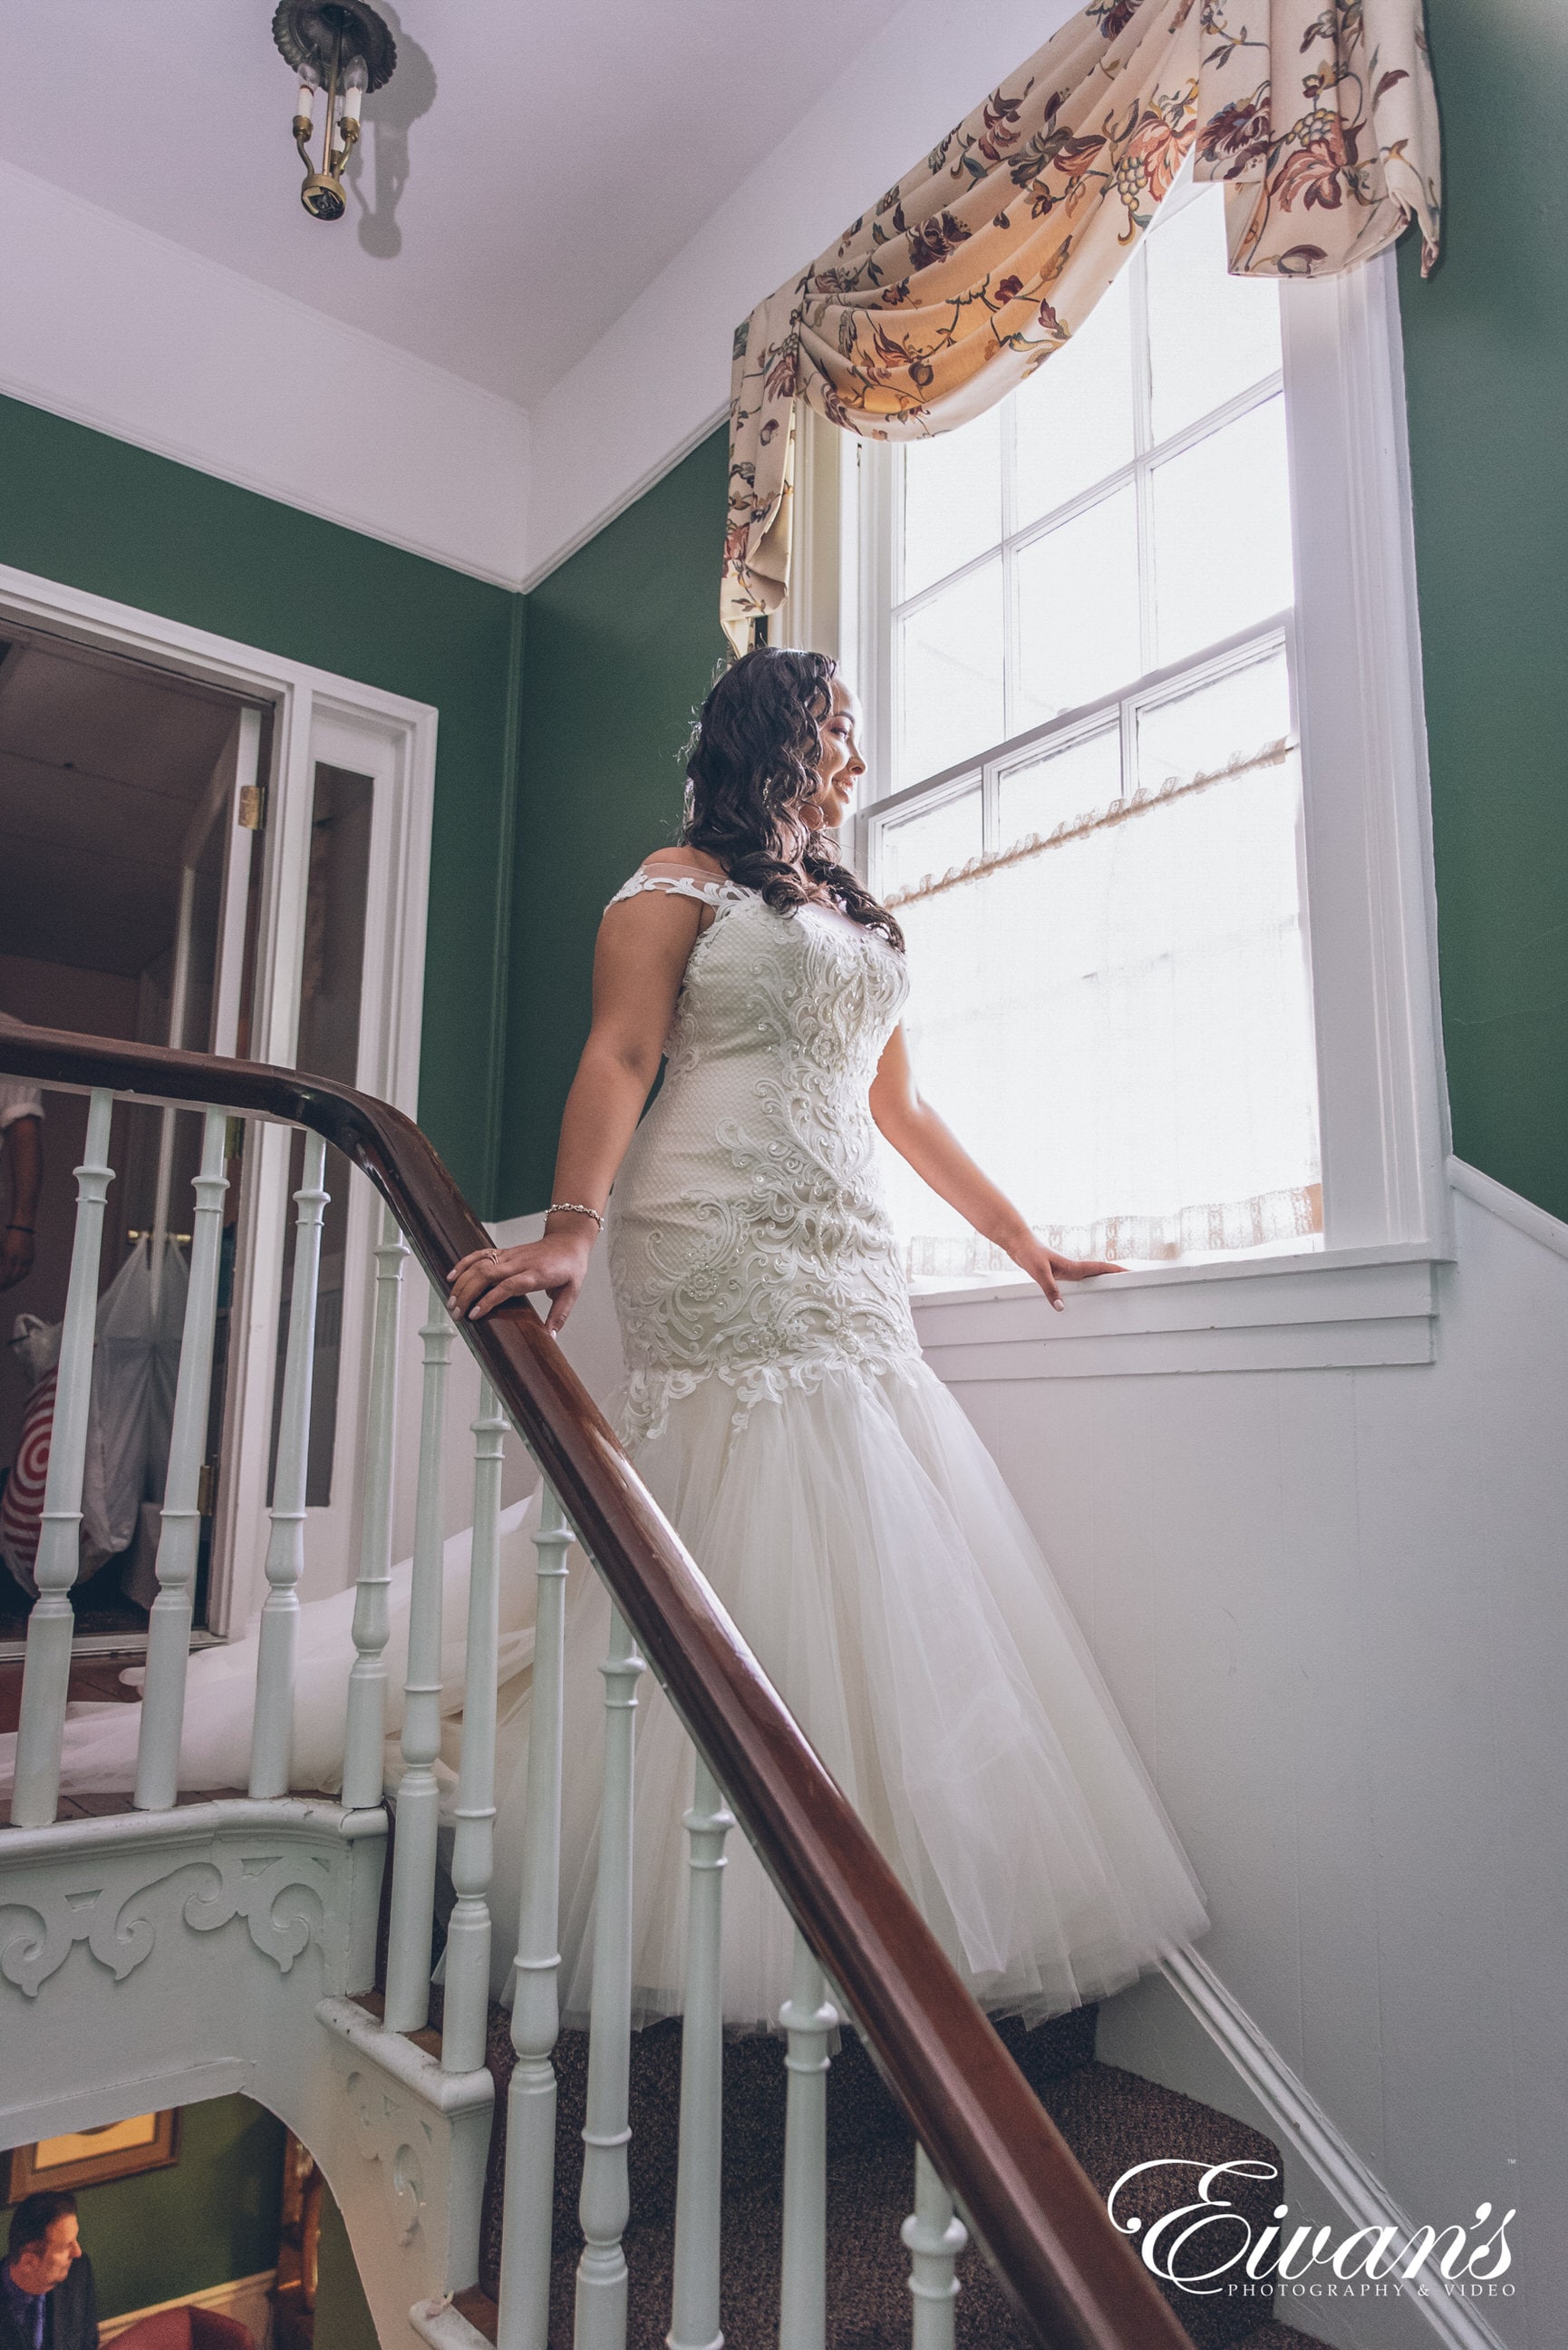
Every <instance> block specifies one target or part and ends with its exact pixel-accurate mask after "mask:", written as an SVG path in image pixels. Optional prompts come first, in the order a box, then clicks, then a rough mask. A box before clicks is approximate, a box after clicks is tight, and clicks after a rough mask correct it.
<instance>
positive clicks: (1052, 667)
mask: <svg viewBox="0 0 1568 2350" xmlns="http://www.w3.org/2000/svg"><path fill="white" fill-rule="evenodd" d="M1015 577H1016V580H1017V595H1018V691H1017V695H1016V697H1015V702H1014V707H1013V712H1012V723H1013V725H1014V727H1016V728H1019V729H1022V728H1023V727H1025V726H1037V725H1039V724H1040V723H1041V722H1042V720H1044V719H1046V718H1054V716H1055V715H1056V713H1057V712H1058V711H1060V710H1075V709H1076V708H1077V707H1078V705H1079V703H1080V702H1093V701H1095V700H1096V699H1097V697H1098V696H1099V695H1100V694H1102V693H1109V692H1110V691H1112V690H1113V689H1114V688H1115V687H1116V686H1118V685H1125V684H1127V683H1128V682H1129V681H1131V680H1132V679H1133V678H1135V677H1137V675H1138V673H1139V671H1141V669H1142V668H1143V660H1142V658H1141V655H1140V651H1139V632H1138V590H1137V508H1136V505H1135V503H1134V497H1133V492H1132V489H1131V486H1130V484H1129V485H1128V486H1127V487H1126V488H1124V489H1120V490H1117V491H1116V492H1114V493H1113V494H1112V495H1111V496H1110V497H1108V498H1102V499H1101V501H1100V503H1099V504H1098V505H1096V506H1091V507H1090V508H1089V511H1088V512H1087V513H1086V514H1081V515H1076V516H1075V518H1074V520H1073V521H1071V522H1064V523H1063V524H1061V525H1059V527H1058V528H1057V529H1055V530H1053V531H1049V532H1047V534H1046V535H1045V536H1044V538H1037V539H1036V540H1035V541H1034V542H1033V545H1032V546H1027V547H1025V548H1023V550H1022V551H1021V553H1020V554H1019V556H1018V560H1017V569H1016V574H1015Z"/></svg>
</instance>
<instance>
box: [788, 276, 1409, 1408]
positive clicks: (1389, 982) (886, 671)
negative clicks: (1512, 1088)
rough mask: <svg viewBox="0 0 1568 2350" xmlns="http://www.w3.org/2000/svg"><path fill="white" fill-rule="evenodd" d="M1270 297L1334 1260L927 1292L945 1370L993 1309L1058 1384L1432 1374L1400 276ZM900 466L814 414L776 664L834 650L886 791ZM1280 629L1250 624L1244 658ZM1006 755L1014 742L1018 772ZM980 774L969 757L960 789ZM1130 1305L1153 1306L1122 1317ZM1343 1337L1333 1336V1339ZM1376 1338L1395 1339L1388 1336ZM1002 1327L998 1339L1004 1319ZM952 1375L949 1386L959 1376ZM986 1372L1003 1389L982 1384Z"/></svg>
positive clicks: (1330, 282)
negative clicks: (1059, 1305) (1044, 1291)
mask: <svg viewBox="0 0 1568 2350" xmlns="http://www.w3.org/2000/svg"><path fill="white" fill-rule="evenodd" d="M1279 295H1280V325H1281V340H1282V359H1283V368H1282V375H1283V384H1284V392H1285V409H1286V440H1287V447H1288V451H1289V463H1290V476H1291V502H1292V508H1293V525H1294V531H1293V536H1294V547H1295V585H1296V603H1295V609H1294V614H1293V619H1292V620H1291V622H1290V623H1289V625H1290V626H1291V628H1292V629H1293V638H1294V653H1295V660H1294V664H1293V666H1294V672H1295V692H1296V721H1297V731H1298V733H1299V736H1300V740H1301V744H1302V772H1303V855H1304V862H1305V873H1304V877H1303V879H1304V897H1305V903H1306V908H1307V931H1308V942H1309V943H1308V953H1309V967H1310V970H1311V974H1312V990H1313V1011H1314V1035H1315V1042H1316V1053H1317V1071H1318V1115H1319V1134H1320V1145H1321V1152H1322V1167H1323V1186H1324V1236H1323V1237H1324V1245H1323V1248H1322V1250H1321V1252H1318V1253H1314V1254H1312V1255H1310V1256H1305V1255H1303V1256H1293V1257H1285V1256H1279V1257H1266V1256H1265V1257H1257V1258H1249V1259H1247V1260H1245V1261H1243V1262H1241V1263H1235V1264H1220V1265H1216V1264H1213V1263H1202V1264H1197V1265H1181V1264H1177V1265H1171V1266H1159V1267H1151V1268H1148V1269H1147V1270H1144V1269H1140V1270H1139V1271H1138V1272H1137V1273H1134V1274H1123V1275H1119V1276H1117V1277H1116V1279H1115V1280H1114V1281H1111V1282H1107V1283H1105V1284H1096V1286H1095V1287H1094V1288H1093V1289H1089V1290H1085V1291H1082V1292H1079V1293H1077V1294H1076V1295H1075V1297H1074V1299H1073V1301H1072V1302H1073V1305H1074V1312H1073V1314H1072V1315H1060V1316H1053V1315H1050V1314H1049V1312H1048V1311H1046V1310H1045V1309H1044V1301H1037V1300H1036V1298H1035V1295H1034V1294H1033V1291H1032V1289H1031V1288H1030V1286H1029V1285H1027V1284H1023V1282H1022V1279H1020V1281H1018V1282H1012V1281H998V1282H996V1283H994V1284H988V1285H987V1286H985V1287H984V1288H982V1289H977V1288H976V1287H975V1286H974V1285H973V1284H970V1285H968V1286H967V1287H965V1288H963V1289H961V1290H953V1291H951V1292H948V1293H943V1292H940V1291H928V1292H926V1293H925V1294H924V1295H922V1296H921V1298H920V1300H919V1308H918V1311H919V1316H920V1321H921V1326H922V1334H923V1335H924V1336H927V1337H928V1339H929V1341H930V1343H931V1344H932V1345H933V1347H935V1348H937V1349H939V1350H940V1349H945V1348H946V1347H948V1345H949V1334H950V1337H951V1343H952V1345H953V1346H955V1347H958V1348H959V1349H960V1351H961V1352H967V1351H968V1350H970V1349H971V1344H972V1343H974V1341H975V1325H974V1318H973V1317H974V1309H976V1308H977V1307H979V1306H981V1305H984V1304H986V1303H987V1302H988V1301H990V1302H993V1303H994V1304H995V1305H997V1306H998V1307H1002V1306H1005V1307H1006V1308H1007V1309H1008V1310H1007V1314H1006V1315H1005V1317H1004V1318H1005V1319H1006V1321H1007V1322H1008V1324H1009V1326H1015V1327H1016V1329H1017V1332H1018V1336H1019V1339H1020V1341H1021V1343H1022V1344H1023V1347H1024V1350H1025V1353H1026V1354H1028V1355H1029V1357H1031V1358H1032V1359H1033V1358H1034V1357H1038V1355H1039V1353H1040V1350H1041V1346H1042V1343H1043V1342H1044V1343H1045V1345H1046V1347H1047V1349H1048V1351H1049V1352H1050V1353H1051V1354H1052V1355H1053V1356H1056V1355H1057V1354H1059V1353H1060V1354H1061V1355H1062V1356H1063V1360H1062V1361H1061V1363H1060V1364H1059V1366H1058V1368H1057V1371H1056V1374H1055V1375H1058V1376H1074V1377H1075V1376H1082V1375H1085V1374H1088V1375H1092V1374H1093V1373H1094V1371H1095V1370H1096V1369H1099V1368H1104V1369H1106V1370H1115V1369H1120V1368H1124V1367H1148V1368H1153V1367H1161V1368H1169V1369H1183V1368H1194V1369H1219V1368H1236V1367H1242V1365H1243V1363H1244V1361H1246V1360H1255V1361H1257V1362H1259V1363H1260V1364H1261V1363H1262V1362H1263V1361H1264V1360H1267V1361H1269V1362H1270V1363H1272V1365H1274V1366H1275V1367H1279V1366H1281V1365H1283V1364H1287V1363H1289V1362H1291V1361H1293V1360H1295V1359H1297V1358H1298V1354H1297V1353H1296V1352H1293V1350H1292V1347H1291V1346H1290V1345H1289V1344H1286V1345H1285V1346H1283V1347H1282V1346H1281V1345H1279V1344H1277V1343H1272V1342H1271V1343H1270V1344H1268V1345H1261V1346H1260V1345H1252V1344H1251V1342H1243V1341H1239V1340H1237V1339H1236V1336H1235V1334H1236V1332H1237V1331H1240V1330H1244V1329H1251V1330H1254V1331H1259V1330H1266V1331H1271V1332H1275V1333H1277V1332H1278V1331H1279V1330H1280V1329H1282V1328H1293V1329H1296V1330H1298V1331H1300V1332H1302V1333H1303V1334H1304V1333H1305V1331H1306V1330H1307V1329H1308V1328H1309V1327H1314V1326H1315V1327H1317V1328H1318V1330H1319V1335H1318V1336H1316V1337H1314V1338H1313V1339H1311V1340H1310V1341H1309V1340H1307V1339H1306V1338H1305V1336H1303V1340H1302V1348H1303V1350H1304V1351H1299V1359H1301V1360H1302V1361H1303V1362H1305V1361H1308V1360H1311V1361H1314V1362H1318V1363H1322V1362H1326V1361H1330V1360H1335V1361H1337V1360H1344V1361H1347V1362H1349V1361H1355V1362H1365V1361H1383V1360H1388V1361H1401V1362H1407V1361H1423V1360H1429V1359H1430V1358H1431V1353H1432V1349H1433V1345H1434V1340H1433V1335H1432V1319H1433V1315H1435V1311H1436V1305H1435V1300H1436V1294H1437V1293H1436V1284H1435V1279H1434V1278H1433V1277H1432V1276H1431V1274H1430V1268H1431V1267H1432V1266H1433V1265H1435V1263H1438V1262H1439V1261H1441V1260H1446V1259H1449V1258H1451V1257H1452V1255H1453V1220H1452V1206H1451V1192H1450V1188H1449V1172H1448V1163H1449V1118H1448V1097H1447V1087H1446V1082H1445V1077H1444V1071H1443V1061H1442V1043H1441V1033H1442V1032H1441V1026H1440V1019H1439V1013H1438V988H1437V915H1436V897H1435V892H1434V888H1433V880H1432V855H1431V814H1430V795H1429V789H1428V772H1427V742H1426V723H1425V714H1424V706H1423V702H1422V692H1421V660H1420V639H1419V633H1418V623H1417V601H1416V571H1415V542H1414V536H1413V532H1412V525H1411V514H1410V494H1409V459H1408V450H1407V435H1406V421H1405V383H1404V367H1403V352H1402V347H1401V341H1400V332H1399V311H1398V293H1397V276H1396V270H1395V263H1394V255H1393V254H1392V253H1391V252H1390V253H1385V254H1382V255H1378V256H1377V257H1376V259H1375V260H1373V261H1371V262H1368V263H1366V264H1365V265H1363V266H1361V267H1359V268H1356V269H1354V270H1351V271H1348V272H1346V273H1345V275H1344V276H1335V277H1327V278H1320V279H1305V280H1295V279H1290V280H1283V281H1282V282H1281V284H1280V287H1279ZM892 460H893V452H892V449H891V446H890V444H888V443H886V442H873V441H867V440H859V439H856V438H853V437H852V436H849V435H847V434H844V433H841V432H836V431H835V430H834V429H833V428H831V427H830V426H827V425H826V423H825V422H824V421H823V420H821V419H820V418H818V417H816V416H815V414H812V415H810V416H809V417H808V418H807V419H805V429H804V431H803V432H801V434H800V445H799V448H798V450H797V488H796V498H795V546H794V577H793V581H792V589H791V597H790V601H789V604H788V606H787V607H786V609H785V613H784V640H785V641H788V642H792V643H797V644H798V643H806V644H814V645H817V646H820V647H821V648H822V649H823V650H827V651H830V652H833V653H835V654H836V656H837V658H838V659H839V660H840V661H841V663H842V664H843V666H844V668H845V670H846V673H847V675H848V676H849V677H850V679H851V680H852V681H853V682H854V683H855V684H856V686H857V690H858V691H859V694H860V698H861V702H862V705H863V708H864V711H865V715H866V733H867V743H868V752H869V756H868V767H869V774H868V778H867V784H868V788H869V789H870V790H871V791H872V792H873V793H874V794H875V793H876V792H877V781H878V780H879V779H881V778H885V777H886V776H887V775H888V774H889V773H890V753H891V748H892V710H891V681H892V612H893V578H892V569H893V529H892V522H893V516H892V501H893V495H894V488H895V469H894V463H893V462H892ZM1275 625H1276V627H1277V625H1278V624H1277V623H1276V624H1275ZM1268 629H1269V624H1268V623H1261V624H1260V625H1259V627H1258V628H1257V629H1251V630H1248V631H1247V632H1246V639H1252V638H1254V637H1255V638H1262V637H1264V636H1266V635H1267V633H1268ZM1233 641H1234V640H1233ZM1140 690H1141V689H1140ZM1117 698H1119V697H1109V699H1113V700H1114V699H1117ZM1061 724H1062V720H1060V719H1056V720H1053V721H1052V722H1050V724H1049V725H1048V726H1046V727H1043V728H1041V729H1038V730H1035V732H1036V733H1042V734H1043V733H1052V732H1054V731H1056V730H1057V729H1059V728H1060V726H1061ZM1016 748H1017V744H1016V743H1010V744H1009V746H1008V757H1009V759H1011V758H1012V755H1013V754H1014V752H1015V751H1016ZM979 764H980V762H979V761H978V760H975V759H971V760H970V761H968V762H967V763H965V766H964V767H963V769H961V770H959V769H955V770H954V771H953V773H954V775H955V776H956V775H958V774H960V773H964V774H972V773H973V772H974V770H975V768H976V767H977V766H978V765H979ZM925 788H927V789H929V788H930V786H929V785H927V786H925ZM889 796H891V795H887V794H885V793H883V794H881V795H878V796H877V797H874V798H873V799H872V801H871V802H870V805H869V807H868V808H863V809H862V810H861V811H860V813H859V814H858V815H857V819H856V825H855V838H854V843H853V847H854V854H855V858H856V862H857V865H858V867H859V868H860V869H861V870H862V871H865V870H866V869H867V845H868V843H867V836H868V832H869V828H870V824H871V822H872V820H873V814H874V811H875V809H876V808H877V807H878V806H880V805H881V802H882V800H883V799H884V798H887V797H889ZM898 796H899V798H900V799H905V798H908V797H910V796H912V795H908V794H904V795H898ZM1379 1268H1382V1269H1383V1270H1382V1271H1381V1272H1380V1271H1379ZM1347 1283H1348V1284H1349V1286H1348V1287H1347V1286H1346V1284H1347ZM1135 1290H1136V1291H1137V1292H1138V1293H1139V1294H1140V1295H1141V1298H1142V1301H1143V1302H1142V1304H1141V1305H1138V1304H1136V1303H1135V1301H1134V1299H1133V1298H1132V1297H1131V1296H1130V1295H1129V1294H1128V1293H1129V1292H1130V1291H1135ZM1171 1291H1175V1292H1177V1293H1179V1295H1178V1296H1172V1295H1168V1294H1167V1293H1169V1292H1171ZM1249 1296H1251V1300H1252V1303H1251V1304H1248V1303H1246V1302H1245V1301H1246V1300H1247V1299H1248V1297H1249ZM1352 1296H1354V1299H1355V1301H1356V1302H1355V1305H1350V1304H1347V1299H1349V1298H1351V1297H1352ZM1380 1300H1381V1301H1382V1302H1381V1303H1380V1302H1379V1301H1380ZM1036 1305H1038V1307H1039V1310H1038V1311H1036V1310H1035V1307H1036ZM1173 1315H1174V1321H1173V1318H1172V1317H1173ZM1053 1324H1054V1328H1053ZM1331 1325H1334V1326H1337V1327H1338V1328H1339V1329H1340V1331H1341V1333H1342V1336H1340V1337H1339V1338H1337V1339H1334V1338H1331V1337H1328V1336H1324V1335H1323V1333H1324V1331H1326V1329H1327V1328H1328V1326H1331ZM1369 1325H1378V1326H1382V1330H1383V1335H1382V1336H1378V1335H1377V1334H1376V1331H1374V1330H1373V1329H1371V1328H1370V1327H1369ZM988 1326H992V1328H993V1335H994V1336H1000V1326H999V1325H998V1324H997V1318H996V1316H994V1315H992V1317H991V1318H990V1324H989V1325H988ZM960 1329H962V1330H963V1332H964V1333H965V1336H963V1337H962V1338H960V1337H959V1336H958V1333H959V1331H960ZM1182 1331H1184V1332H1185V1333H1186V1336H1185V1338H1180V1339H1179V1343H1172V1340H1173V1334H1178V1335H1179V1332H1182ZM1157 1332H1158V1334H1160V1335H1161V1338H1162V1342H1163V1344H1162V1352H1161V1357H1160V1360H1159V1362H1158V1366H1157V1365H1156V1364H1155V1363H1154V1362H1152V1361H1149V1362H1147V1363H1138V1362H1135V1361H1134V1360H1133V1357H1132V1356H1131V1355H1129V1354H1128V1352H1127V1347H1126V1346H1125V1345H1123V1344H1121V1343H1119V1342H1123V1341H1128V1342H1130V1341H1136V1340H1137V1338H1139V1337H1140V1336H1145V1335H1147V1336H1154V1335H1155V1334H1156V1333H1157ZM1083 1339H1092V1340H1094V1341H1095V1345H1094V1346H1093V1347H1089V1348H1087V1349H1085V1348H1084V1347H1082V1346H1081V1345H1080V1344H1078V1343H1076V1342H1077V1341H1080V1340H1083ZM1220 1340H1222V1341H1223V1343H1219V1341H1220ZM1009 1344H1011V1342H1009ZM1380 1347H1384V1348H1386V1351H1379V1348H1380ZM1325 1348H1326V1352H1325V1351H1324V1350H1325ZM1250 1349H1251V1351H1250ZM1004 1351H1005V1350H1004ZM981 1353H982V1354H983V1355H984V1356H985V1357H987V1358H988V1359H990V1358H992V1357H994V1356H995V1354H996V1347H995V1345H994V1344H992V1343H991V1342H989V1341H988V1342H986V1343H985V1344H984V1345H983V1346H982V1347H981ZM1091 1353H1093V1354H1095V1356H1096V1360H1095V1361H1094V1362H1093V1363H1091V1362H1090V1360H1089V1359H1088V1356H1089V1354H1091ZM1134 1353H1135V1354H1136V1353H1137V1348H1136V1347H1135V1348H1134ZM1102 1357H1103V1359H1102ZM1069 1358H1070V1359H1069ZM948 1367H949V1368H950V1369H951V1371H952V1375H954V1376H959V1375H960V1373H959V1368H958V1365H957V1362H956V1358H955V1360H954V1361H953V1362H952V1363H951V1364H950V1366H948ZM982 1375H983V1376H1007V1375H1008V1374H1007V1373H1006V1372H1005V1371H1002V1370H1001V1369H1000V1368H998V1367H993V1368H992V1370H990V1371H988V1372H986V1373H984V1374H982V1373H981V1371H980V1370H979V1369H974V1370H973V1371H972V1376H975V1377H980V1376H982ZM1018 1375H1020V1376H1039V1375H1040V1373H1039V1370H1038V1368H1037V1367H1036V1368H1035V1369H1033V1370H1029V1371H1024V1370H1023V1369H1022V1368H1020V1370H1019V1373H1018Z"/></svg>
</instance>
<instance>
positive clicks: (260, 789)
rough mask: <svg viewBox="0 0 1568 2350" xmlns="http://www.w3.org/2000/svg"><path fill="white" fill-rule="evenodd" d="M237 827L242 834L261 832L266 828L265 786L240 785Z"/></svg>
mask: <svg viewBox="0 0 1568 2350" xmlns="http://www.w3.org/2000/svg"><path fill="white" fill-rule="evenodd" d="M238 822H239V827H240V830H241V831H242V832H262V831H264V830H265V827H266V785H265V784H242V785H240V809H239V818H238Z"/></svg>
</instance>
